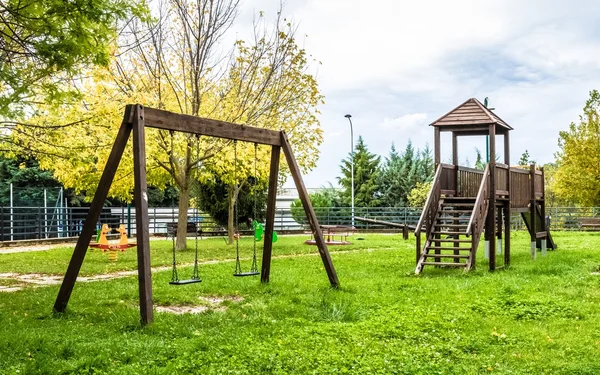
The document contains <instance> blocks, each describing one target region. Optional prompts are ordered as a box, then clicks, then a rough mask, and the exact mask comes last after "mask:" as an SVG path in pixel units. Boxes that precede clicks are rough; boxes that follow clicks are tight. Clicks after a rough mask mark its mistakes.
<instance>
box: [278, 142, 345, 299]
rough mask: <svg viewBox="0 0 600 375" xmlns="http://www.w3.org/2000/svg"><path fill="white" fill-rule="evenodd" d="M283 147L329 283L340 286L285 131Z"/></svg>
mask: <svg viewBox="0 0 600 375" xmlns="http://www.w3.org/2000/svg"><path fill="white" fill-rule="evenodd" d="M281 147H282V148H283V154H284V155H285V158H286V160H287V163H288V167H289V168H290V173H291V174H292V177H293V179H294V183H295V184H296V189H297V190H298V195H299V196H300V201H301V202H302V206H303V207H304V211H305V212H306V216H307V219H308V222H309V224H310V228H311V230H312V232H313V233H314V237H315V241H316V243H317V248H318V249H319V254H320V255H321V260H322V261H323V266H324V267H325V271H327V276H328V277H329V283H330V284H331V286H332V287H334V288H338V287H339V285H340V282H339V280H338V277H337V274H336V272H335V268H334V266H333V262H332V261H331V256H330V255H329V251H328V250H327V244H325V240H324V239H323V232H322V231H321V227H320V226H319V221H318V220H317V215H316V214H315V210H314V209H313V206H312V203H311V202H310V198H309V196H308V191H307V190H306V186H304V181H302V175H301V173H300V167H299V166H298V163H297V162H296V158H295V157H294V153H293V151H292V146H291V145H290V142H289V140H288V138H287V135H286V134H285V132H283V131H282V132H281Z"/></svg>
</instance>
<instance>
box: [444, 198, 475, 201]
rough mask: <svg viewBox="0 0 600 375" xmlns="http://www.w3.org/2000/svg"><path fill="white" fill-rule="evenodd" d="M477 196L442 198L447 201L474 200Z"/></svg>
mask: <svg viewBox="0 0 600 375" xmlns="http://www.w3.org/2000/svg"><path fill="white" fill-rule="evenodd" d="M476 199H477V197H445V198H444V200H447V201H464V200H472V201H474V200H476Z"/></svg>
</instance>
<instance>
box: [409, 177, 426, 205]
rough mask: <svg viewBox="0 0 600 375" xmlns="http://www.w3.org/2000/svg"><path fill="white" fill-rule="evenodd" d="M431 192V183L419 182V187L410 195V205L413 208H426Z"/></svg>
mask: <svg viewBox="0 0 600 375" xmlns="http://www.w3.org/2000/svg"><path fill="white" fill-rule="evenodd" d="M430 190H431V182H417V185H416V186H415V187H414V188H413V189H412V190H411V191H410V193H409V194H408V204H409V205H410V206H411V207H423V206H425V201H427V195H429V191H430Z"/></svg>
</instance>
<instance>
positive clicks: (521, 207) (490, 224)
mask: <svg viewBox="0 0 600 375" xmlns="http://www.w3.org/2000/svg"><path fill="white" fill-rule="evenodd" d="M431 126H433V127H434V129H435V137H434V161H435V168H436V171H435V175H434V178H433V181H432V187H431V190H430V192H429V195H428V197H427V200H426V203H425V206H424V208H423V212H422V214H421V217H420V219H419V222H418V224H417V226H416V227H415V228H414V229H415V236H416V264H417V266H416V270H415V273H417V274H419V273H421V272H422V270H423V267H424V266H427V265H431V266H435V267H444V266H445V267H460V268H463V269H465V271H468V270H470V269H472V268H473V267H474V266H475V255H476V253H477V247H478V244H479V239H480V236H481V233H482V232H484V231H485V252H484V254H485V257H486V258H488V259H489V269H490V271H493V270H495V269H498V268H501V267H508V266H509V264H510V216H511V211H516V212H519V213H521V215H522V216H523V218H524V220H525V223H526V226H527V229H528V230H529V233H530V236H531V255H532V257H533V258H535V256H536V250H537V249H538V248H539V249H541V251H542V254H543V255H545V253H546V250H547V248H550V249H556V244H555V243H554V242H553V240H552V236H551V235H550V231H549V228H547V227H546V220H545V200H544V198H545V194H544V171H543V169H542V170H540V171H538V170H536V168H535V165H531V166H530V168H529V170H528V171H527V170H523V169H522V168H514V167H510V146H509V131H510V130H512V128H511V127H510V126H509V125H508V124H506V123H505V122H504V121H503V120H502V119H500V118H499V117H498V116H497V115H496V114H495V113H493V112H492V111H491V110H490V109H488V108H487V106H486V105H483V104H481V103H480V102H479V101H478V100H477V99H474V98H472V99H469V100H467V101H466V102H464V103H463V104H461V105H460V106H458V107H456V108H455V109H454V110H452V111H450V112H449V113H447V114H446V115H444V116H442V117H441V118H440V119H438V120H437V121H435V122H434V123H432V124H431ZM145 127H153V128H158V129H164V130H169V131H172V132H173V131H181V132H187V133H192V134H196V135H197V136H200V135H206V136H211V137H218V138H225V139H230V140H233V141H234V150H235V151H234V153H235V159H236V167H235V168H234V170H235V172H234V173H237V150H236V149H235V147H236V144H237V141H245V142H254V144H255V175H256V145H257V144H265V145H270V146H271V165H270V178H269V187H268V197H267V213H266V225H265V227H264V228H262V226H260V225H259V223H258V222H256V221H255V220H252V227H253V229H254V236H253V238H254V248H253V259H252V266H251V268H250V271H248V272H243V270H242V268H241V264H240V257H239V242H238V241H239V237H240V231H239V229H238V227H237V225H238V220H237V219H238V217H237V215H238V213H237V207H236V208H235V216H236V217H235V223H236V224H235V225H236V228H235V232H236V235H235V238H236V268H235V272H234V275H235V276H254V275H258V274H259V271H258V266H257V259H256V242H257V241H258V240H260V238H263V237H264V242H263V254H262V266H261V271H260V275H261V282H263V283H268V282H269V276H270V267H271V255H272V245H273V242H274V240H275V239H276V233H275V232H274V231H273V226H274V218H275V200H276V194H277V177H278V172H279V159H280V153H281V151H282V150H283V153H284V155H285V158H286V160H287V163H288V165H289V168H290V172H291V175H292V177H293V179H294V182H295V184H296V188H297V189H298V194H299V196H300V200H301V202H302V205H303V208H304V211H305V213H306V215H307V219H308V223H309V225H310V229H311V233H312V235H313V236H314V243H315V244H316V245H317V247H318V251H319V254H320V256H321V260H322V262H323V265H324V268H325V271H326V273H327V276H328V278H329V283H330V285H331V286H332V287H334V288H338V287H339V280H338V277H337V274H336V271H335V268H334V266H333V263H332V261H331V257H330V254H329V251H328V248H327V241H326V240H325V238H324V236H323V230H324V229H327V226H321V225H319V222H318V220H317V216H316V214H315V211H314V209H313V207H312V205H311V202H310V199H309V196H308V192H307V190H306V187H305V185H304V182H303V181H302V176H301V174H300V169H299V166H298V164H297V162H296V159H295V158H294V155H293V152H292V148H291V145H290V143H289V140H288V138H287V135H286V133H285V132H284V131H274V130H268V129H260V128H253V127H249V126H243V125H237V124H232V123H228V122H223V121H217V120H211V119H206V118H200V117H194V116H188V115H181V114H175V113H171V112H167V111H164V110H159V109H153V108H144V107H143V106H141V105H139V104H135V105H128V106H127V107H126V109H125V115H124V118H123V122H122V124H121V127H120V128H119V132H118V134H117V138H116V140H115V144H114V146H113V149H112V151H111V154H110V156H109V159H108V161H107V164H106V167H105V169H104V171H103V174H102V177H101V179H100V182H99V185H98V189H97V190H96V194H95V196H94V199H93V201H92V204H91V207H90V209H89V211H88V215H87V217H86V220H85V223H84V226H83V229H82V232H81V235H80V236H79V239H78V241H77V245H76V246H75V250H74V252H73V255H72V257H71V261H70V262H69V266H68V268H67V271H66V273H65V277H64V279H63V282H62V284H61V287H60V290H59V292H58V295H57V298H56V301H55V304H54V311H55V312H63V311H65V309H66V307H67V304H68V301H69V299H70V296H71V293H72V291H73V288H74V286H75V282H76V280H77V276H78V274H79V270H80V269H81V265H82V264H83V260H84V258H85V255H86V251H87V249H88V245H90V244H89V242H90V240H91V237H92V235H93V233H94V227H95V223H96V222H97V220H98V218H99V216H100V212H101V210H102V204H103V202H104V200H105V199H106V196H107V194H108V190H109V188H110V185H111V183H112V180H113V178H114V175H115V172H116V170H117V167H118V165H119V161H120V159H121V157H122V155H123V152H124V150H125V147H126V144H127V141H128V138H129V136H130V134H131V133H133V153H134V155H133V156H134V180H135V187H134V199H135V202H136V237H137V245H136V244H127V245H126V246H128V247H131V246H137V258H138V284H139V296H140V316H141V323H142V324H143V325H146V324H149V323H151V322H152V321H153V319H154V312H153V302H152V283H151V270H150V246H149V225H148V200H147V183H146V162H145V160H146V155H145V131H144V130H145ZM442 131H451V132H452V164H442V163H441V162H440V132H442ZM496 134H501V135H503V136H504V164H501V163H497V162H496V146H495V145H496ZM472 135H479V136H481V135H484V136H488V137H489V160H490V161H489V163H488V164H487V165H486V167H485V170H484V171H481V170H477V169H473V168H467V167H462V166H459V165H458V154H457V144H458V142H457V139H458V137H459V136H472ZM236 176H237V175H236ZM254 214H255V217H256V202H255V207H254ZM360 221H364V222H372V223H377V224H383V225H388V226H392V227H398V228H399V226H398V225H401V224H396V223H390V222H385V221H381V220H375V219H368V218H360ZM329 229H331V228H329ZM334 229H339V228H334ZM344 229H345V230H347V229H348V228H347V227H346V228H344ZM402 229H403V232H404V235H405V236H406V231H407V229H408V226H406V225H402ZM411 229H412V228H411ZM421 232H425V233H424V234H425V244H424V246H421ZM503 232H504V233H503ZM121 233H122V237H121V238H123V235H124V231H123V232H121ZM503 234H504V236H503ZM503 237H504V248H503V246H502V239H503ZM125 238H126V237H125ZM405 238H406V237H405ZM329 239H330V240H331V238H329ZM103 241H104V240H103ZM99 242H100V241H99ZM98 245H99V246H98V248H101V249H102V248H103V247H102V246H104V247H106V246H108V248H109V249H110V246H111V245H110V244H107V243H102V244H101V243H98ZM112 246H117V245H112ZM174 249H175V246H174V245H173V250H174ZM502 253H504V257H503V259H502V258H500V259H501V260H503V261H504V262H503V263H504V264H503V265H498V264H497V262H496V254H498V255H501V254H502ZM195 254H196V255H195V262H194V271H193V275H192V278H191V279H189V280H179V277H178V274H177V268H176V265H177V262H176V256H175V251H173V277H172V281H171V284H177V285H181V284H188V283H195V282H200V281H201V279H200V274H199V270H198V236H197V233H196V253H195Z"/></svg>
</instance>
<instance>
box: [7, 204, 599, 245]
mask: <svg viewBox="0 0 600 375" xmlns="http://www.w3.org/2000/svg"><path fill="white" fill-rule="evenodd" d="M292 210H293V209H290V208H277V209H276V211H275V230H278V231H303V230H305V229H307V228H308V225H307V222H306V219H305V217H304V216H303V211H301V210H300V211H292ZM87 212H88V208H87V207H68V208H66V207H63V208H45V207H12V208H10V207H0V241H11V240H25V239H44V238H57V237H58V238H60V237H76V236H78V235H79V234H80V233H81V229H82V227H83V222H84V220H85V217H86V215H87ZM315 212H316V214H317V218H318V220H319V223H320V224H326V225H352V214H351V210H350V208H349V207H342V208H322V207H315ZM546 214H547V215H548V218H549V220H550V228H551V229H552V230H579V229H580V228H579V221H580V218H582V217H600V207H555V208H547V209H546ZM148 215H149V220H148V222H149V226H150V228H149V229H150V233H151V234H154V235H166V233H167V223H171V222H177V217H178V209H177V208H174V207H168V208H165V207H154V208H152V207H151V208H149V209H148ZM420 215H421V208H414V207H388V208H380V207H378V208H366V207H356V208H355V216H358V217H367V218H371V219H378V220H384V221H389V222H394V223H404V224H409V225H416V224H417V222H418V221H419V217H420ZM188 221H191V222H196V223H198V225H199V227H200V228H202V230H203V231H204V232H210V233H212V234H219V233H223V234H225V228H224V227H222V226H219V225H217V224H216V223H215V222H214V220H213V219H212V218H211V217H210V216H209V215H207V214H205V213H202V212H198V211H197V210H195V209H190V210H189V211H188ZM105 223H106V224H109V226H110V227H111V228H116V227H118V225H119V224H125V225H126V227H127V228H128V230H129V232H128V233H129V234H130V235H135V208H131V209H128V208H127V207H106V208H104V209H103V210H102V213H101V215H100V220H99V221H98V223H96V224H97V227H100V225H101V224H105ZM354 225H355V226H356V227H357V228H358V229H359V230H360V229H367V230H378V229H387V227H385V226H382V225H377V224H370V223H363V222H360V221H358V220H355V222H354ZM511 226H512V228H513V229H515V230H521V229H525V225H524V222H523V220H522V218H521V216H520V215H519V214H518V213H513V215H512V217H511Z"/></svg>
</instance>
